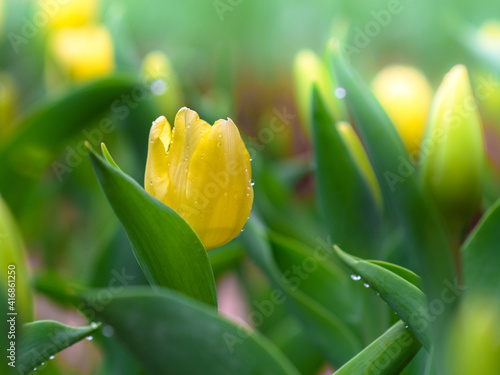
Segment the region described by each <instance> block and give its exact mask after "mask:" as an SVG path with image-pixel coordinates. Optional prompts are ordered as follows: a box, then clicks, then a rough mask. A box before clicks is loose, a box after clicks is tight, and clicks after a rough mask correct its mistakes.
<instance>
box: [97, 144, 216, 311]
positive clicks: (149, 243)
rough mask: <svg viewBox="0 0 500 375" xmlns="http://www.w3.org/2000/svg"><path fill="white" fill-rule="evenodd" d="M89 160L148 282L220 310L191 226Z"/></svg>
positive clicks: (110, 170) (122, 177) (106, 166)
mask: <svg viewBox="0 0 500 375" xmlns="http://www.w3.org/2000/svg"><path fill="white" fill-rule="evenodd" d="M90 158H91V161H92V165H93V167H94V170H95V173H96V175H97V177H98V179H99V183H100V184H101V187H102V189H103V191H104V193H105V194H106V197H107V198H108V201H109V203H110V204H111V207H113V210H114V212H115V214H116V216H118V218H119V219H120V221H121V223H122V224H123V226H124V228H125V230H126V232H127V235H128V237H129V239H130V242H131V244H132V249H133V251H134V254H135V256H136V258H137V260H138V262H139V264H140V266H141V268H142V270H143V272H144V274H145V275H146V277H147V278H148V280H149V282H150V283H151V284H153V285H158V286H164V287H167V288H171V289H174V290H177V291H179V292H181V293H184V294H186V295H188V296H190V297H192V298H195V299H198V300H200V301H202V302H205V303H208V304H210V305H212V306H217V295H216V290H215V280H214V275H213V272H212V268H211V266H210V262H209V260H208V256H207V253H206V250H205V248H204V246H203V244H202V243H201V241H200V239H199V238H198V236H197V235H196V233H195V232H194V231H193V229H192V228H191V227H190V226H189V224H188V223H187V222H186V221H185V220H184V219H183V218H182V217H181V216H179V214H177V212H175V211H174V210H172V209H171V208H170V207H167V206H166V205H165V204H163V203H162V202H160V201H159V200H157V199H156V198H154V197H153V196H151V195H150V194H148V193H147V192H146V191H145V190H144V189H143V188H142V187H141V186H139V184H138V183H137V182H135V181H134V180H133V179H132V178H130V177H129V176H127V175H126V174H125V173H123V172H122V171H120V170H118V169H116V168H115V167H113V166H112V165H110V164H109V163H108V162H106V161H105V160H104V159H103V158H102V157H101V156H99V155H97V154H96V153H95V152H94V151H92V152H91V153H90Z"/></svg>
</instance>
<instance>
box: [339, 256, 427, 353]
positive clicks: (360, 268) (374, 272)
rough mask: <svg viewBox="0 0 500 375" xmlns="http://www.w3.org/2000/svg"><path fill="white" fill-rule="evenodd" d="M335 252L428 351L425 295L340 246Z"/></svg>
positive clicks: (398, 277)
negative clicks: (408, 327)
mask: <svg viewBox="0 0 500 375" xmlns="http://www.w3.org/2000/svg"><path fill="white" fill-rule="evenodd" d="M335 252H336V253H337V255H338V257H339V258H340V259H341V260H342V261H343V262H344V263H345V264H346V265H347V266H348V267H349V268H351V269H352V270H353V272H354V273H355V274H357V275H359V276H360V277H361V278H362V279H363V281H364V282H365V285H367V286H369V287H370V288H373V289H374V290H375V291H376V292H378V293H380V297H382V298H383V299H384V301H386V302H387V303H388V304H389V306H391V308H392V309H393V310H394V311H395V312H396V313H397V314H398V315H399V317H400V318H401V319H402V320H403V321H404V322H405V323H406V324H408V325H409V326H410V327H411V329H412V331H413V332H414V333H415V336H417V337H418V340H419V341H420V342H421V343H422V345H423V346H424V347H425V348H427V349H429V348H430V338H429V334H428V333H429V330H428V329H429V327H428V323H429V321H430V320H429V315H428V312H427V304H426V300H425V295H424V293H422V291H421V290H420V289H418V288H417V287H416V286H415V285H413V284H412V283H410V282H409V281H406V280H405V279H403V278H402V277H400V276H399V275H397V274H395V273H393V272H391V271H389V270H388V269H386V268H383V267H380V266H379V265H376V264H373V263H370V262H369V261H365V260H362V259H359V258H354V257H352V256H350V255H349V254H347V253H345V252H343V251H342V250H340V249H339V248H338V247H335ZM422 324H423V326H422Z"/></svg>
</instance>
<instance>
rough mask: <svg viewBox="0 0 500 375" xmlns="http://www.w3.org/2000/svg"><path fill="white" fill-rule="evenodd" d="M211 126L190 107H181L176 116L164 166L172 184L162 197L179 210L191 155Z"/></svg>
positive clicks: (165, 201)
mask: <svg viewBox="0 0 500 375" xmlns="http://www.w3.org/2000/svg"><path fill="white" fill-rule="evenodd" d="M211 128H212V127H211V126H210V125H209V124H208V123H206V122H205V121H203V120H201V119H200V117H199V116H198V113H196V112H195V111H192V110H190V109H188V108H185V107H184V108H181V109H180V110H179V112H177V115H176V116H175V124H174V129H173V131H172V140H171V141H170V142H171V143H170V148H169V149H168V153H167V158H166V165H165V167H164V168H165V169H166V170H167V173H168V175H169V176H170V181H171V182H172V185H171V187H170V188H169V189H168V190H167V192H166V195H165V196H164V198H160V199H162V200H163V202H164V203H165V204H166V205H167V206H169V207H171V208H173V209H174V210H176V211H177V212H179V210H178V208H179V206H180V204H181V203H182V200H183V199H184V195H185V191H186V182H187V173H188V168H189V163H190V162H191V157H192V155H193V153H194V152H195V150H196V147H197V146H198V143H199V142H200V140H201V139H202V138H203V137H204V136H205V134H206V133H207V132H208V131H209V130H210V129H211ZM179 213H180V212H179Z"/></svg>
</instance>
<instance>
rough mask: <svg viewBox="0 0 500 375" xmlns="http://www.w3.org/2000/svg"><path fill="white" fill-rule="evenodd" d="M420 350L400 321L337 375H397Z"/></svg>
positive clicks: (413, 337)
mask: <svg viewBox="0 0 500 375" xmlns="http://www.w3.org/2000/svg"><path fill="white" fill-rule="evenodd" d="M419 349H420V343H419V342H418V340H417V339H416V338H415V336H413V334H412V333H411V331H410V330H409V329H406V328H405V325H404V323H403V322H401V321H399V322H398V323H396V324H395V325H393V326H392V327H391V328H390V329H389V330H388V331H387V332H385V333H384V334H383V335H382V336H380V337H379V338H378V339H377V340H375V341H374V342H373V343H371V344H370V345H369V346H367V347H366V348H365V349H363V351H362V352H360V353H359V354H358V355H357V356H356V357H354V358H353V359H351V360H350V361H349V362H347V363H346V364H345V365H344V366H342V367H341V368H340V369H338V370H337V371H336V372H335V375H365V374H370V375H372V374H373V375H397V374H399V373H400V372H401V370H403V369H404V368H405V367H406V365H407V364H408V363H409V362H410V361H411V359H412V358H413V357H414V356H415V354H417V352H418V350H419Z"/></svg>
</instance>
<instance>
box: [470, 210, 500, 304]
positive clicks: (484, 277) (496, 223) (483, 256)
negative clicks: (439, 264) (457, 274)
mask: <svg viewBox="0 0 500 375" xmlns="http://www.w3.org/2000/svg"><path fill="white" fill-rule="evenodd" d="M499 244H500V200H499V201H497V203H496V204H495V205H494V206H493V207H492V208H490V209H489V210H488V212H487V213H485V214H484V216H483V218H482V220H481V221H480V222H479V224H478V225H477V226H476V228H475V229H474V232H473V233H472V234H471V235H470V236H469V238H468V239H467V241H466V243H465V244H464V246H463V264H464V277H465V284H466V285H467V291H468V292H471V293H473V292H480V293H482V294H484V293H490V294H492V295H493V296H494V298H496V299H497V301H500V272H498V265H499V264H500V251H499V246H500V245H499Z"/></svg>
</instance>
